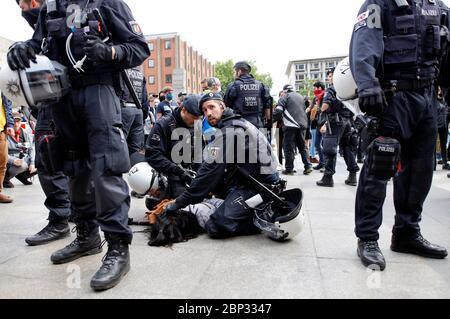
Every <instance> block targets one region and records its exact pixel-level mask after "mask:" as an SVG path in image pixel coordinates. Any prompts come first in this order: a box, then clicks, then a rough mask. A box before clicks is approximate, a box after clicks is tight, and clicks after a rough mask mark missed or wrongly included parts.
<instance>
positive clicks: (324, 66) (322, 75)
mask: <svg viewBox="0 0 450 319" xmlns="http://www.w3.org/2000/svg"><path fill="white" fill-rule="evenodd" d="M346 57H347V56H346V55H340V56H333V57H328V58H318V59H308V60H296V61H290V62H289V64H288V67H287V69H286V76H287V77H288V79H289V84H291V85H293V86H294V87H295V89H296V90H297V91H300V90H302V89H303V88H304V87H305V84H306V83H307V82H308V81H322V82H324V83H325V80H326V77H327V70H329V69H330V68H334V67H336V66H337V65H338V64H339V62H341V61H342V60H343V59H345V58H346Z"/></svg>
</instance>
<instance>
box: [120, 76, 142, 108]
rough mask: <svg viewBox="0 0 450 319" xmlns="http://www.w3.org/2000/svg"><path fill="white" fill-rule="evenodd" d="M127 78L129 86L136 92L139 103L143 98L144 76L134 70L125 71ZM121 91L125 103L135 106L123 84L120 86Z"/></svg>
mask: <svg viewBox="0 0 450 319" xmlns="http://www.w3.org/2000/svg"><path fill="white" fill-rule="evenodd" d="M126 72H127V74H128V77H129V78H130V82H131V85H132V86H133V88H134V91H135V92H136V95H137V98H138V100H139V101H142V99H143V97H144V74H142V72H141V71H139V70H136V69H130V70H126ZM122 90H123V91H124V92H125V96H124V99H125V102H126V103H132V104H135V102H134V100H133V97H132V95H131V94H130V93H129V91H128V88H127V86H126V85H125V83H123V84H122Z"/></svg>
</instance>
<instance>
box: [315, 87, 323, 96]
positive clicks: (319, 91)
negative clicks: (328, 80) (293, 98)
mask: <svg viewBox="0 0 450 319" xmlns="http://www.w3.org/2000/svg"><path fill="white" fill-rule="evenodd" d="M320 94H322V90H321V89H318V88H315V89H314V95H315V96H319V95H320Z"/></svg>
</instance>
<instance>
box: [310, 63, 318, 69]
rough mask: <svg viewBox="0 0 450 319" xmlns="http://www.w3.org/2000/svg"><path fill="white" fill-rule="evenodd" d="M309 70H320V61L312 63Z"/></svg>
mask: <svg viewBox="0 0 450 319" xmlns="http://www.w3.org/2000/svg"><path fill="white" fill-rule="evenodd" d="M311 70H320V63H313V64H312V65H311Z"/></svg>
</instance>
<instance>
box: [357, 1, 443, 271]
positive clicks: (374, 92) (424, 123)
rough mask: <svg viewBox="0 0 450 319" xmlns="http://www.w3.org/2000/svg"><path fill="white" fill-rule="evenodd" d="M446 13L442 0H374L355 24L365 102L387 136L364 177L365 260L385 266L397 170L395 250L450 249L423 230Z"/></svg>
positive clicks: (360, 224) (361, 251)
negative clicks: (383, 230) (389, 195)
mask: <svg viewBox="0 0 450 319" xmlns="http://www.w3.org/2000/svg"><path fill="white" fill-rule="evenodd" d="M443 13H444V11H443V10H441V7H440V6H439V5H438V3H437V1H434V0H415V1H407V0H395V1H391V0H367V1H366V2H365V3H364V4H363V6H362V8H361V10H360V12H359V16H358V18H357V20H356V24H355V27H354V31H353V37H352V42H351V47H350V64H351V70H352V73H353V75H354V77H355V80H356V83H357V86H358V92H359V104H360V107H361V110H362V111H363V112H365V113H366V114H367V115H369V116H372V117H374V119H375V120H376V121H377V125H378V133H379V135H380V138H377V139H375V140H374V141H373V143H372V144H371V146H370V149H369V151H368V156H367V158H366V161H365V164H364V167H363V170H362V173H361V177H360V182H359V188H358V193H357V197H356V236H357V237H358V238H359V242H358V255H359V257H360V258H361V261H362V263H363V264H364V265H365V266H371V265H373V266H374V267H375V268H377V269H378V270H384V269H385V267H386V262H385V259H384V256H383V254H382V252H381V250H380V248H379V246H378V239H379V233H378V229H379V227H380V226H381V224H382V209H383V203H384V201H385V198H386V186H387V183H388V181H389V180H390V179H391V178H392V177H394V176H395V178H394V204H395V210H396V217H395V225H394V228H393V237H392V244H391V250H392V251H394V252H400V253H410V254H416V255H420V256H423V257H429V258H438V259H441V258H445V257H446V256H447V250H446V249H445V248H442V247H439V246H436V245H432V244H430V243H429V242H428V241H427V240H425V239H424V238H423V237H422V235H421V232H420V227H419V222H420V221H421V218H422V211H423V203H424V201H425V199H426V197H427V195H428V192H429V191H430V188H431V183H432V178H433V167H434V149H435V145H436V116H435V110H434V105H435V99H436V93H435V90H434V87H433V82H434V80H435V79H436V76H437V75H438V73H437V72H438V68H439V67H440V65H439V60H440V57H441V54H442V52H441V46H442V45H443V44H445V45H446V44H447V43H448V33H447V32H448V30H446V28H444V27H443V26H442V25H441V15H442V14H443ZM441 35H444V37H441ZM399 141H400V142H399ZM400 146H401V147H400ZM400 148H401V161H400V163H399V160H398V158H399V153H400Z"/></svg>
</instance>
